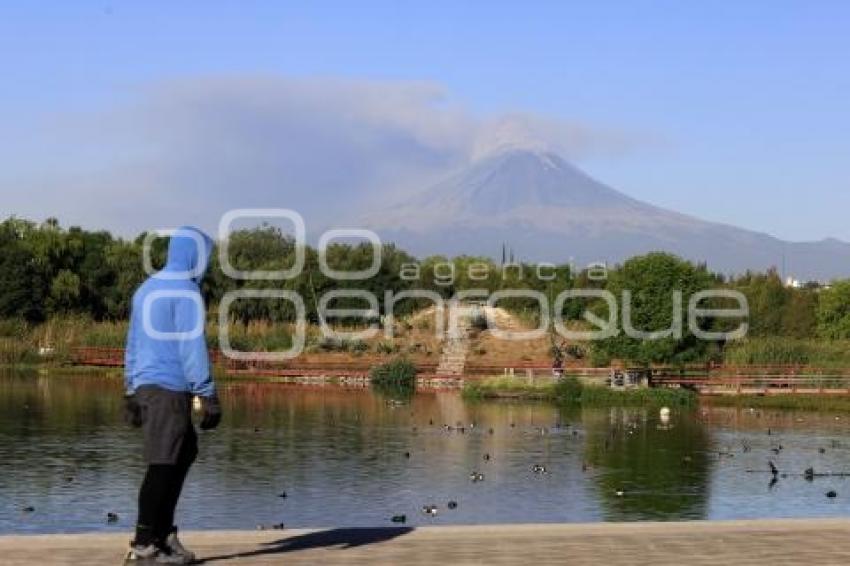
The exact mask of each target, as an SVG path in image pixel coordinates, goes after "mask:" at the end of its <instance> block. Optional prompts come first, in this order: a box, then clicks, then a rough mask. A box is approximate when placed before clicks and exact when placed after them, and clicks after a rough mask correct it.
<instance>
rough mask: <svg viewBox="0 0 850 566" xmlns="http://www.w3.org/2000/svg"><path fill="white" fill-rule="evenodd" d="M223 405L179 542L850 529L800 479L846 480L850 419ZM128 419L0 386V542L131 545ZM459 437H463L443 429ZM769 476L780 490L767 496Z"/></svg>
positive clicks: (266, 399) (88, 404) (429, 402)
mask: <svg viewBox="0 0 850 566" xmlns="http://www.w3.org/2000/svg"><path fill="white" fill-rule="evenodd" d="M220 389H221V395H222V398H223V404H224V409H225V411H226V413H225V415H226V416H225V419H224V421H223V423H222V426H221V427H220V428H219V429H218V430H216V431H213V432H210V433H203V434H201V454H200V456H199V459H198V461H197V462H196V464H195V466H194V467H193V469H192V471H191V472H190V476H189V480H188V483H187V487H186V490H185V491H184V495H183V498H182V500H181V503H180V507H179V508H178V521H179V523H180V524H181V525H182V526H183V527H185V528H193V529H214V528H228V529H254V528H256V527H257V525H260V524H262V525H273V524H278V523H284V524H285V525H286V526H287V527H330V526H338V527H339V526H381V525H392V523H391V521H390V519H391V517H392V516H393V515H402V514H404V515H406V517H407V524H408V525H413V526H416V525H422V524H453V523H460V524H472V523H530V522H535V523H536V522H576V521H581V522H585V521H621V520H689V519H732V518H765V517H810V516H813V517H827V516H841V515H848V514H850V479H844V478H840V477H817V478H815V479H814V480H813V481H807V480H806V479H805V478H804V477H803V476H802V472H803V470H804V469H806V468H808V467H809V466H812V467H814V468H815V471H816V472H850V437H848V432H850V418H848V417H846V416H836V415H818V414H812V413H802V412H796V413H793V412H776V411H749V410H746V409H742V410H738V409H727V408H701V409H697V410H692V411H684V412H682V411H676V410H674V412H673V415H672V418H671V420H670V422H669V423H668V424H664V423H662V422H661V421H660V419H659V417H658V415H657V414H656V412H655V411H647V410H635V409H623V408H615V409H592V410H579V411H575V410H574V411H560V410H558V409H556V408H553V407H551V406H549V405H546V404H542V403H517V402H481V403H466V402H464V401H463V400H462V399H461V398H460V396H459V395H458V394H457V393H452V392H444V393H419V394H417V395H416V396H415V397H414V398H413V399H412V400H411V401H410V402H409V403H408V404H404V405H396V404H394V403H388V402H387V400H386V399H385V398H383V397H381V396H378V395H374V394H372V393H370V392H368V391H357V390H345V389H340V388H336V387H330V386H329V387H324V388H304V387H299V386H284V385H276V384H248V383H239V382H225V383H222V384H221V385H220ZM121 410H122V399H121V383H120V380H119V379H116V378H108V377H102V376H92V375H72V374H70V373H67V372H65V373H61V372H60V373H51V374H49V375H45V374H29V375H21V374H15V375H9V374H6V375H0V533H30V532H32V533H35V532H76V531H90V530H101V531H110V530H117V531H128V532H129V530H130V529H131V528H132V526H133V525H134V522H135V505H136V502H135V499H136V494H137V489H138V485H139V482H140V480H141V477H142V474H143V471H144V469H143V465H142V463H141V461H140V454H139V453H140V438H139V433H138V431H137V430H135V429H131V428H128V427H127V426H125V425H124V424H123V421H122V418H121ZM457 423H462V424H463V426H465V432H463V433H461V432H460V431H457V430H454V431H446V430H445V429H444V425H445V424H448V425H451V426H456V425H457ZM473 423H474V427H473V426H472V424H473ZM491 429H492V432H491ZM768 431H769V432H770V434H768ZM780 446H781V449H780ZM776 452H778V453H776ZM487 456H489V458H487ZM768 460H772V461H773V462H774V463H775V464H776V466H777V467H778V468H779V469H780V470H781V471H782V472H783V473H787V474H788V476H787V477H780V478H779V479H778V481H777V482H776V483H775V484H774V485H772V486H771V485H770V480H771V477H772V476H771V475H770V474H769V473H767V470H768ZM535 465H539V466H545V468H546V473H535V472H534V471H533V469H532V468H533V466H535ZM748 470H757V472H755V473H753V472H748ZM472 472H479V473H482V474H484V480H483V481H478V482H473V481H471V480H470V474H471V473H472ZM830 490H834V491H836V492H837V494H838V496H837V497H835V498H827V497H826V496H825V494H826V492H828V491H830ZM284 491H285V492H286V495H287V497H286V498H281V497H279V494H281V493H282V492H284ZM449 501H454V502H456V503H457V507H456V508H455V509H449V508H448V502H449ZM424 505H436V506H437V507H438V514H437V515H436V516H434V517H431V516H426V515H425V514H423V513H422V507H423V506H424ZM28 507H31V508H33V510H27V508H28ZM110 512H112V513H117V514H118V516H119V520H118V521H117V522H113V523H108V522H107V519H106V516H107V513H110Z"/></svg>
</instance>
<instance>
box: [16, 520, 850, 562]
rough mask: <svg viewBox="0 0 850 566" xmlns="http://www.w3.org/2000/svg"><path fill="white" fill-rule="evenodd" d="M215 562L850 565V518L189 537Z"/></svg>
mask: <svg viewBox="0 0 850 566" xmlns="http://www.w3.org/2000/svg"><path fill="white" fill-rule="evenodd" d="M182 538H183V539H184V542H185V543H186V544H187V546H189V547H190V548H193V549H194V550H195V551H196V552H198V554H199V555H200V557H201V558H202V561H201V562H203V563H206V564H252V565H253V564H287V565H290V564H292V565H295V564H299V565H301V564H303V565H317V564H318V565H322V566H327V565H331V564H364V565H365V564H369V565H372V564H393V565H399V566H407V565H418V564H429V565H434V564H440V565H443V564H452V565H453V564H488V565H489V564H522V565H532V564H533V565H535V566H537V565H540V564H570V565H577V564H599V565H604V566H615V565H621V564H622V565H630V566H631V565H636V564H651V565H653V566H658V565H668V564H669V565H671V566H672V565H675V566H702V565H706V566H708V565H710V566H732V565H735V566H738V565H752V564H759V565H761V564H764V565H771V566H776V565H782V564H795V565H798V564H812V565H814V564H817V565H818V566H823V565H826V564H835V565H839V564H841V565H846V564H850V519H847V520H834V519H832V520H770V521H732V522H690V523H598V524H588V525H580V524H571V525H558V524H552V525H499V526H462V527H456V526H445V527H421V528H416V529H412V528H386V529H327V530H318V531H306V530H291V531H290V530H284V531H257V532H250V531H249V532H230V531H209V532H190V533H185V534H184V535H183V537H182ZM127 539H128V535H120V534H119V535H116V534H85V535H36V536H2V537H0V564H3V565H7V566H17V565H21V564H27V565H29V564H37V565H50V564H75V565H79V564H87V565H88V564H112V565H116V564H121V563H122V557H123V552H124V549H125V545H126V544H127Z"/></svg>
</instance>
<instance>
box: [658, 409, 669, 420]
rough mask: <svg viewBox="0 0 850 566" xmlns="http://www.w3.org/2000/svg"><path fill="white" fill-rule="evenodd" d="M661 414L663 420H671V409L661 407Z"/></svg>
mask: <svg viewBox="0 0 850 566" xmlns="http://www.w3.org/2000/svg"><path fill="white" fill-rule="evenodd" d="M660 414H661V418H662V419H663V418H668V419H669V418H670V409H668V408H667V407H661V411H660Z"/></svg>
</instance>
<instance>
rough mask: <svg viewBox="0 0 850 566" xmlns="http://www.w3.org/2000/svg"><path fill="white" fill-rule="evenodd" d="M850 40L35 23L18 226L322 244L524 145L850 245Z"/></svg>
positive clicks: (841, 36)
mask: <svg viewBox="0 0 850 566" xmlns="http://www.w3.org/2000/svg"><path fill="white" fill-rule="evenodd" d="M247 4H250V5H251V10H248V9H247ZM249 11H250V14H251V16H250V17H247V14H248V12H249ZM448 14H451V15H452V17H447V15H448ZM461 22H463V25H462V26H461V25H460V23H461ZM848 24H850V5H847V4H845V3H843V2H823V3H818V4H817V5H816V6H814V7H813V6H812V5H811V4H807V3H803V2H753V3H748V4H747V5H735V6H732V5H728V6H727V5H720V6H717V5H715V6H692V5H688V6H686V5H681V4H679V3H674V2H650V3H645V4H641V5H640V6H637V5H630V4H626V3H622V4H621V3H608V4H605V5H602V6H600V5H589V4H588V5H581V4H576V5H570V6H563V5H561V4H560V3H557V4H556V3H551V4H541V5H540V6H539V7H537V8H535V10H534V11H533V13H528V12H527V11H523V10H521V9H520V8H518V7H515V6H509V5H502V4H488V5H487V6H486V9H482V8H476V7H475V5H457V4H454V3H452V4H446V5H445V6H439V5H437V4H429V6H428V8H427V9H426V8H416V7H399V6H396V5H394V4H392V3H384V2H370V3H363V4H358V5H357V6H347V5H341V6H338V7H337V8H336V9H334V10H323V9H320V8H316V7H309V6H306V7H293V6H282V5H270V4H263V3H246V4H240V5H225V4H217V5H209V4H204V3H185V4H181V5H172V4H167V3H164V2H151V3H146V4H145V5H106V6H105V5H103V4H102V3H73V4H71V3H60V2H51V3H48V4H47V7H45V6H44V5H42V6H33V5H24V4H21V5H18V6H14V7H9V9H8V13H7V17H6V18H5V19H4V21H3V22H0V32H3V33H2V36H3V38H4V39H3V41H4V46H5V47H6V48H5V49H4V50H2V52H0V61H2V63H3V68H4V69H5V70H6V72H7V73H6V74H7V77H8V78H7V81H6V83H7V84H6V85H5V88H4V90H5V92H4V95H5V96H4V104H3V106H2V107H0V119H2V120H3V123H4V130H5V132H6V135H5V136H4V137H3V139H2V141H0V149H2V151H3V155H4V156H5V157H6V159H5V160H4V167H3V168H2V170H0V194H2V195H3V201H2V202H3V206H2V207H1V208H0V214H2V216H4V217H6V216H9V215H13V214H14V215H18V216H21V217H27V218H33V219H37V220H41V219H44V218H45V217H48V216H56V217H58V218H59V219H60V220H61V221H62V223H63V224H65V225H67V224H81V225H83V226H86V227H91V228H108V229H111V230H113V231H116V232H118V233H121V234H124V235H132V234H135V233H137V232H139V231H142V230H145V229H149V228H153V227H165V226H171V225H176V224H185V223H195V224H199V225H201V226H204V227H206V228H208V229H211V228H214V227H215V225H216V223H217V221H218V218H219V217H220V215H221V214H222V213H223V212H224V211H226V210H228V209H230V208H242V207H265V206H271V207H285V208H292V209H295V210H298V211H299V212H301V213H302V214H303V215H304V216H305V218H306V219H307V222H308V227H310V228H314V229H318V228H320V227H322V226H325V225H327V224H329V223H331V222H333V220H334V219H338V218H340V217H342V215H343V214H345V216H344V217H346V218H348V217H350V216H349V215H350V214H351V213H352V212H355V211H356V212H365V211H368V210H370V209H372V208H373V207H375V206H379V205H383V203H385V202H387V201H388V200H396V199H403V198H404V197H405V196H406V195H413V194H415V193H416V192H417V191H420V190H421V189H422V188H424V187H428V186H431V185H433V184H435V183H437V182H439V181H440V180H442V179H445V178H446V177H448V176H449V175H451V174H452V173H453V172H456V171H458V170H462V169H463V168H464V167H466V166H468V165H469V164H470V163H471V162H472V161H473V160H474V159H476V158H477V157H480V156H481V155H482V154H486V153H487V152H488V151H491V150H492V149H493V147H497V146H499V145H502V144H505V143H507V144H511V143H520V144H521V145H522V146H523V147H536V146H540V147H545V148H546V149H551V150H554V151H555V152H556V153H558V154H560V155H563V156H565V157H567V158H568V159H569V160H570V161H571V162H573V163H575V164H576V165H578V166H579V167H580V168H581V169H583V170H584V171H586V172H587V173H588V174H590V175H591V176H592V177H594V178H595V179H598V180H600V181H601V182H603V183H605V184H606V185H608V186H611V187H614V188H616V189H617V190H618V191H621V192H622V193H624V194H626V195H628V196H630V197H633V198H635V199H638V200H640V201H644V202H647V203H651V204H652V205H656V206H658V207H663V208H666V209H669V210H673V211H676V212H679V213H683V214H687V215H691V216H695V217H699V218H701V219H705V220H709V221H713V222H722V223H726V224H731V225H735V226H740V227H742V228H747V229H750V230H754V231H759V232H765V233H768V234H771V235H773V236H776V237H778V238H781V239H785V240H791V241H818V240H822V239H824V238H830V237H834V238H839V239H841V240H844V241H850V226H848V225H847V223H846V221H845V219H844V217H845V213H844V211H845V210H846V209H847V208H848V205H850V186H848V183H850V175H848V167H850V165H848V164H847V162H846V156H847V155H848V154H850V151H848V150H850V147H848V145H850V144H848V140H847V135H846V132H847V131H850V112H848V108H847V100H848V99H850V96H848V95H850V57H848V53H850V38H848V36H847V34H846V33H845V32H846V29H848V27H850V25H848Z"/></svg>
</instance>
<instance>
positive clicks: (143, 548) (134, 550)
mask: <svg viewBox="0 0 850 566" xmlns="http://www.w3.org/2000/svg"><path fill="white" fill-rule="evenodd" d="M158 555H159V549H158V548H157V547H156V545H155V544H146V545H141V544H133V543H132V542H131V543H130V550H128V551H127V555H126V556H125V557H124V564H153V563H154V560H155V559H156V557H157V556H158Z"/></svg>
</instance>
